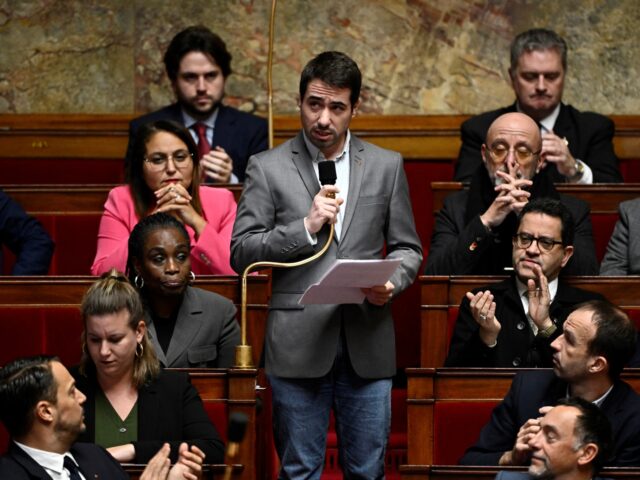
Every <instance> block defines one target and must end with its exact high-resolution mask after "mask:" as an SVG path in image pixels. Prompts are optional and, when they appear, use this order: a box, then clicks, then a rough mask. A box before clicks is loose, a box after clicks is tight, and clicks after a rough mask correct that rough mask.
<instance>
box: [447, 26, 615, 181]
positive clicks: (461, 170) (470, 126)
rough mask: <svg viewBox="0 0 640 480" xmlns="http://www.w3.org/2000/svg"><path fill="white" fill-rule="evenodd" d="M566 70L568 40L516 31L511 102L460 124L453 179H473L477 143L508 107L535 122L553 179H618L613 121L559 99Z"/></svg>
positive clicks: (541, 31)
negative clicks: (458, 148)
mask: <svg viewBox="0 0 640 480" xmlns="http://www.w3.org/2000/svg"><path fill="white" fill-rule="evenodd" d="M566 72H567V44H566V42H565V41H564V39H562V37H560V36H559V35H558V34H557V33H555V32H552V31H551V30H545V29H542V28H536V29H532V30H528V31H526V32H523V33H521V34H520V35H518V36H517V37H516V38H515V39H514V41H513V43H512V44H511V66H510V68H509V76H510V78H511V85H512V87H513V90H514V92H515V94H516V102H515V103H514V104H513V105H510V106H508V107H504V108H500V109H498V110H494V111H491V112H486V113H483V114H481V115H478V116H475V117H472V118H470V119H469V120H467V121H466V122H464V123H463V124H462V126H461V128H460V134H461V139H462V146H461V147H460V153H459V155H458V161H457V163H456V167H455V176H454V179H455V180H457V181H460V182H468V181H470V180H472V179H473V175H474V174H475V172H476V170H477V168H478V166H480V164H481V162H482V159H481V157H480V145H482V142H483V140H484V138H485V137H486V135H487V130H488V129H489V126H490V125H491V123H492V122H493V121H494V120H495V119H496V118H498V117H499V116H500V115H503V114H505V113H508V112H523V113H526V114H527V115H529V116H530V117H531V118H533V119H534V120H535V121H536V122H538V124H539V126H540V129H541V133H542V134H543V136H542V140H543V142H542V151H541V157H542V160H543V162H544V164H545V165H546V169H547V170H549V174H550V178H551V180H552V181H553V182H570V183H581V184H590V183H602V182H622V176H621V174H620V171H619V170H618V159H617V158H616V155H615V153H614V151H613V143H612V139H613V134H614V125H613V122H612V121H611V120H609V119H608V118H606V117H604V116H602V115H599V114H597V113H592V112H580V111H578V110H576V109H575V108H573V107H572V106H571V105H565V104H564V103H562V90H563V88H564V79H565V75H566Z"/></svg>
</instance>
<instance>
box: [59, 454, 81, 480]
mask: <svg viewBox="0 0 640 480" xmlns="http://www.w3.org/2000/svg"><path fill="white" fill-rule="evenodd" d="M63 465H64V468H66V469H67V470H68V471H69V478H70V479H71V480H82V477H80V469H79V468H78V466H77V465H76V464H75V462H74V461H73V460H71V457H68V456H66V455H65V457H64V464H63Z"/></svg>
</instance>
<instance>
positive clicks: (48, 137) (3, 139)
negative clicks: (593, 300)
mask: <svg viewBox="0 0 640 480" xmlns="http://www.w3.org/2000/svg"><path fill="white" fill-rule="evenodd" d="M133 117H134V115H111V114H108V115H100V114H96V115H73V114H72V115H69V114H58V115H55V114H51V115H44V114H40V115H38V114H35V115H14V114H3V115H0V147H2V148H0V158H1V157H12V158H34V157H48V158H54V157H56V156H60V157H62V158H73V157H77V158H120V159H122V158H123V157H124V152H125V150H126V145H127V141H128V123H129V121H130V120H131V119H132V118H133ZM467 118H469V116H468V115H366V116H358V117H356V118H355V119H354V120H353V122H352V123H351V130H352V132H353V133H355V134H356V135H358V136H360V137H362V138H364V139H366V140H370V141H372V142H373V143H376V144H378V145H381V146H383V147H385V148H390V149H392V150H396V151H399V152H401V153H402V154H403V155H404V156H405V157H406V158H409V159H423V160H433V161H447V162H451V161H452V160H453V159H455V158H457V156H458V150H459V148H460V133H459V132H460V124H461V123H462V122H463V121H464V120H466V119H467ZM611 118H612V119H613V120H614V122H615V124H616V133H615V138H614V146H615V150H616V153H617V155H618V156H619V157H620V158H621V159H637V158H638V151H640V116H632V115H626V116H625V115H612V116H611ZM299 129H300V119H299V117H298V116H296V115H276V116H275V117H274V137H275V140H276V144H279V143H282V142H283V141H285V140H287V139H289V138H291V137H292V136H294V135H295V134H296V133H297V132H298V131H299ZM87 146H91V147H92V148H89V149H88V148H87Z"/></svg>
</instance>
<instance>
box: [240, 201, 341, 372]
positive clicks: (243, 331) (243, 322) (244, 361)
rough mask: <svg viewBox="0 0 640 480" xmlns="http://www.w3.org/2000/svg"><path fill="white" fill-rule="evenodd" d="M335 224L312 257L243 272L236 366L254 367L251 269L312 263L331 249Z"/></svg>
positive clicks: (254, 265)
mask: <svg viewBox="0 0 640 480" xmlns="http://www.w3.org/2000/svg"><path fill="white" fill-rule="evenodd" d="M330 196H331V197H330ZM327 197H330V198H335V194H333V193H330V194H327ZM334 230H335V226H334V225H333V223H332V224H330V225H329V238H327V241H326V243H325V244H324V245H323V246H322V248H321V249H320V250H319V251H318V252H316V253H314V254H313V255H312V256H311V257H309V258H305V259H303V260H298V261H297V262H289V263H285V262H268V261H262V262H255V263H252V264H251V265H249V266H248V267H247V268H245V269H244V271H243V272H242V293H241V300H240V345H236V359H235V360H236V364H235V365H234V368H253V366H254V365H253V357H252V349H251V345H248V344H247V275H249V273H251V271H253V270H255V269H257V268H265V267H280V268H294V267H300V266H302V265H306V264H307V263H311V262H313V261H315V260H317V259H318V258H320V257H321V256H322V255H324V254H325V252H326V251H327V250H328V249H329V246H330V245H331V242H332V241H333V235H334Z"/></svg>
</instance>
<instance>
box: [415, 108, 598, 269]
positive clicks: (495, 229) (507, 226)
mask: <svg viewBox="0 0 640 480" xmlns="http://www.w3.org/2000/svg"><path fill="white" fill-rule="evenodd" d="M541 150H542V141H541V137H540V130H539V129H538V126H537V125H536V123H535V122H534V121H533V120H531V118H530V117H528V116H527V115H525V114H523V113H517V112H513V113H506V114H504V115H502V116H500V117H498V118H497V119H496V120H495V121H494V122H493V123H492V124H491V127H490V128H489V131H488V132H487V139H486V142H485V143H484V144H483V145H482V149H481V152H482V161H483V165H480V167H479V168H478V171H477V172H476V174H475V176H474V178H473V181H472V182H471V185H470V187H469V189H468V190H461V191H459V192H455V193H453V194H451V195H449V196H448V197H447V198H445V200H444V205H443V207H442V209H441V210H440V212H438V215H437V217H436V223H435V227H434V229H433V235H432V237H431V246H430V247H429V256H428V257H427V265H426V268H425V272H424V273H425V275H500V274H504V271H505V269H507V268H508V269H510V268H511V266H512V265H511V249H510V248H509V245H510V243H511V240H512V238H513V235H514V234H515V232H516V228H517V214H518V213H519V212H520V211H521V210H522V208H523V207H524V206H525V205H526V204H527V202H528V201H530V200H533V199H535V198H542V197H549V198H555V199H558V200H560V201H561V202H562V203H563V204H564V205H566V207H567V208H568V209H569V211H570V212H571V215H572V216H573V220H574V223H575V241H574V243H573V246H574V253H573V256H572V258H571V259H570V261H569V262H568V264H567V266H566V268H564V269H563V274H566V275H597V273H598V261H597V259H596V253H595V246H594V243H593V233H592V230H591V219H590V217H589V212H590V210H589V205H588V204H587V203H586V202H584V201H582V200H580V199H577V198H574V197H571V196H568V195H561V194H559V193H558V192H557V190H556V189H555V187H554V186H553V183H552V182H551V179H550V178H549V171H548V169H544V170H541V165H542V160H541V157H540V152H541Z"/></svg>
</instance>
